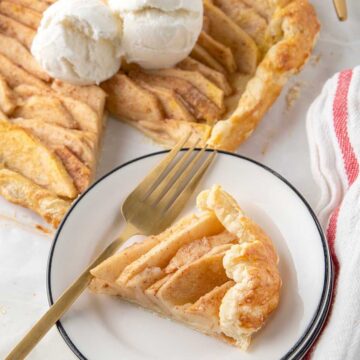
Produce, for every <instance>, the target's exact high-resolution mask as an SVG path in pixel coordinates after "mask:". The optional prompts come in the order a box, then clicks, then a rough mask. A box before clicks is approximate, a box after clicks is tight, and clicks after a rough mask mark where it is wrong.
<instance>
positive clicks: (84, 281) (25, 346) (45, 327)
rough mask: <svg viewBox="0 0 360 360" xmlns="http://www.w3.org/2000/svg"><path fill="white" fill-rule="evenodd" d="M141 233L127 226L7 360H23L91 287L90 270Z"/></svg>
mask: <svg viewBox="0 0 360 360" xmlns="http://www.w3.org/2000/svg"><path fill="white" fill-rule="evenodd" d="M138 233H139V232H138V231H137V230H136V229H135V228H134V227H133V226H131V225H127V226H126V228H125V229H124V231H123V233H122V234H121V235H120V236H119V238H117V239H116V240H115V241H113V242H112V243H111V244H110V245H109V246H108V247H107V248H106V249H105V250H104V251H103V252H102V253H101V254H100V255H99V256H98V257H97V258H96V259H95V260H94V261H93V262H92V263H91V265H90V266H89V267H88V268H87V269H86V270H85V271H84V272H83V273H82V274H81V275H80V276H79V277H78V279H77V280H76V281H75V282H74V283H73V284H72V285H71V286H70V287H69V288H68V289H67V290H66V291H65V292H64V293H63V294H62V295H61V296H60V298H59V299H58V300H57V301H56V302H55V303H54V304H53V305H52V306H51V307H50V308H49V310H48V311H47V312H46V313H45V314H44V315H43V316H42V318H41V319H40V320H39V321H38V322H37V323H36V324H35V325H34V326H33V328H32V329H31V330H30V331H29V332H28V333H27V334H26V335H25V337H24V338H23V339H22V340H21V341H20V342H19V343H18V345H17V346H16V347H15V348H14V349H13V350H12V351H11V353H10V354H9V355H8V356H7V357H6V358H5V360H23V359H25V357H26V356H27V355H28V354H29V353H30V352H31V350H32V349H33V348H34V347H35V346H36V345H37V343H38V342H39V341H40V340H41V339H42V338H43V337H44V336H45V335H46V333H47V332H48V331H49V330H50V329H51V328H52V327H53V326H54V325H55V323H56V322H57V321H58V320H60V318H61V317H62V316H63V315H64V314H65V313H66V311H67V310H68V309H69V308H70V307H71V305H72V304H73V303H74V302H75V301H76V300H77V299H78V297H79V296H80V295H81V294H82V293H83V292H84V290H85V289H86V288H87V286H88V285H89V283H90V281H91V279H92V275H91V273H90V270H91V269H93V268H94V267H96V266H97V265H99V264H100V263H102V262H103V261H104V260H106V259H107V258H108V257H110V256H111V255H113V254H115V252H116V251H117V250H118V249H119V247H120V246H121V245H122V244H123V243H124V242H125V241H126V240H128V239H129V238H130V237H132V236H134V235H137V234H138Z"/></svg>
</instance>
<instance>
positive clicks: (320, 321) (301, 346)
mask: <svg viewBox="0 0 360 360" xmlns="http://www.w3.org/2000/svg"><path fill="white" fill-rule="evenodd" d="M207 151H209V152H210V151H212V150H207ZM167 152H168V150H163V151H158V152H154V153H151V154H148V155H144V156H141V157H138V158H136V159H134V160H131V161H128V162H126V163H124V164H122V165H120V166H118V167H116V168H115V169H114V170H112V171H110V172H109V173H108V174H106V175H104V176H103V177H102V178H100V179H99V180H98V181H96V182H95V183H94V184H93V185H92V186H90V187H89V188H88V189H87V190H86V191H85V192H84V193H83V194H82V195H81V196H80V197H79V198H78V199H77V200H76V201H75V203H74V204H73V205H72V207H71V208H70V210H69V211H68V213H67V214H66V216H65V218H64V219H63V221H62V223H61V225H60V227H59V228H58V230H57V232H56V234H55V238H54V241H53V244H52V246H51V250H50V255H49V260H48V266H47V293H48V301H49V304H50V305H53V304H54V299H53V294H52V287H51V269H52V261H53V256H54V253H55V249H56V244H57V241H58V239H59V236H60V234H61V231H62V228H63V226H64V224H65V223H66V220H67V218H68V217H69V216H70V214H71V213H72V211H73V210H74V209H75V207H76V206H77V204H78V203H79V202H80V201H81V200H82V199H83V198H84V197H85V196H86V195H87V193H88V192H90V191H91V190H92V189H93V188H94V187H95V186H96V185H97V184H99V183H100V182H102V181H103V180H105V179H106V178H107V177H109V176H111V175H112V174H113V173H115V172H117V171H118V170H120V169H122V168H124V167H126V166H128V165H130V164H132V163H135V162H138V161H141V160H144V159H146V158H149V157H152V156H157V155H161V154H165V153H167ZM218 152H219V153H221V154H224V155H227V156H233V157H236V158H240V159H242V160H246V161H249V162H251V163H253V164H255V165H258V166H260V167H261V168H263V169H265V170H266V171H268V172H270V173H271V174H273V175H274V176H276V177H277V178H278V179H280V180H281V181H282V182H283V183H285V184H286V185H287V186H288V187H289V188H290V189H291V190H292V191H293V192H294V193H295V194H296V195H297V196H298V197H299V198H300V200H301V201H302V202H303V203H304V205H305V206H306V208H307V210H308V211H309V213H310V215H311V216H312V218H313V220H314V222H315V224H316V227H317V229H318V231H319V235H320V238H321V242H322V246H323V251H324V258H325V276H324V286H323V291H322V295H321V299H320V303H319V305H318V308H317V310H316V313H315V314H314V317H313V319H312V321H311V323H310V324H309V326H308V327H307V329H306V330H305V332H304V334H303V336H302V337H301V338H300V339H299V340H298V341H297V343H296V344H295V345H294V346H293V347H292V348H291V349H290V350H289V351H288V352H287V354H285V355H284V356H282V357H281V358H280V359H279V360H298V359H302V358H303V357H304V355H306V353H307V351H308V350H309V349H310V348H311V346H312V345H313V344H314V342H315V340H316V338H317V337H318V335H319V334H320V332H321V329H322V327H323V325H324V323H325V320H326V318H327V315H328V312H329V308H330V305H331V299H332V294H333V285H334V284H333V283H334V268H333V263H332V260H331V255H330V250H329V246H328V243H327V241H326V237H325V235H324V233H323V230H322V228H321V225H320V223H319V220H318V219H317V217H316V215H315V213H314V211H313V210H312V208H311V206H310V205H309V203H308V202H307V201H306V200H305V198H304V197H303V196H302V195H301V193H300V192H299V191H298V190H297V189H296V188H295V187H294V186H293V185H292V184H291V183H289V181H288V180H286V179H285V178H284V177H283V176H282V175H280V174H278V173H277V172H276V171H274V170H272V169H270V168H269V167H267V166H266V165H264V164H261V163H259V162H257V161H255V160H252V159H249V158H247V157H245V156H242V155H238V154H234V153H229V152H226V151H218ZM56 326H57V328H58V330H59V332H60V334H61V336H62V337H63V339H64V340H65V342H66V344H67V345H68V346H69V348H70V349H71V350H72V351H73V353H74V354H75V355H76V356H77V357H78V358H79V359H81V360H90V359H88V358H86V357H85V356H84V355H83V354H82V353H81V352H80V350H79V349H78V348H77V346H76V345H75V344H74V343H73V341H72V340H71V339H70V337H69V335H68V334H67V332H66V330H65V328H64V327H63V325H62V324H61V321H58V322H57V323H56ZM91 360H96V359H91Z"/></svg>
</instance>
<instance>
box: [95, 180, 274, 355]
mask: <svg viewBox="0 0 360 360" xmlns="http://www.w3.org/2000/svg"><path fill="white" fill-rule="evenodd" d="M197 206H198V208H199V210H200V213H198V214H192V215H189V216H187V217H185V218H183V219H181V220H180V221H179V222H178V223H176V224H175V225H173V226H172V227H170V228H169V229H167V230H166V231H164V232H163V233H161V234H159V235H156V236H150V237H148V238H146V239H145V240H144V241H142V242H139V243H136V244H134V245H131V246H129V247H127V248H125V249H123V250H122V251H121V252H119V253H117V254H115V255H114V256H113V257H111V258H109V259H108V260H106V261H104V262H103V263H102V264H100V265H99V266H98V267H96V268H95V269H93V270H92V271H91V273H92V275H93V276H94V279H93V280H92V283H91V284H90V289H91V290H92V291H93V292H95V293H99V294H107V295H114V296H120V297H122V298H123V299H125V300H128V301H130V302H133V303H135V304H137V305H140V306H141V307H143V308H146V309H148V310H150V311H152V312H156V313H159V314H160V315H161V316H164V317H168V318H171V319H174V320H176V321H179V322H181V323H184V324H185V325H187V326H189V327H191V328H193V329H195V330H198V331H200V332H203V333H204V334H207V335H210V336H214V337H216V338H219V339H221V340H223V341H225V342H227V343H229V344H232V345H236V346H237V347H239V348H240V349H242V350H246V349H247V348H248V347H249V345H250V342H251V338H252V336H253V334H254V333H256V332H257V331H259V330H260V329H261V328H262V327H263V326H264V324H265V323H266V321H267V320H268V318H269V316H270V314H271V313H272V312H273V311H274V310H275V309H276V308H277V306H278V304H279V299H280V289H281V278H280V274H279V269H278V255H277V252H276V250H275V248H274V246H273V243H272V241H271V239H270V238H269V237H268V236H267V235H266V234H265V233H264V231H263V230H262V229H261V228H260V227H259V226H258V225H257V224H256V223H255V222H254V221H253V220H251V219H250V218H249V217H247V216H246V215H245V214H244V212H243V211H242V210H241V208H240V207H239V206H238V204H237V203H236V201H235V200H234V199H233V198H232V197H231V196H230V195H229V194H227V193H226V192H225V191H223V190H222V188H221V187H220V186H214V187H213V188H211V189H210V190H206V191H204V192H202V193H201V194H200V195H199V196H198V199H197Z"/></svg>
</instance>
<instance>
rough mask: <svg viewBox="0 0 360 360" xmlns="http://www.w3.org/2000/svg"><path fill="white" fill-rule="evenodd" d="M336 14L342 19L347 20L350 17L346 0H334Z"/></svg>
mask: <svg viewBox="0 0 360 360" xmlns="http://www.w3.org/2000/svg"><path fill="white" fill-rule="evenodd" d="M333 1H334V5H335V10H336V14H337V16H338V18H339V20H340V21H345V20H346V19H347V17H348V12H347V6H346V0H333Z"/></svg>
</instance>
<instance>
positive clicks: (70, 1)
mask: <svg viewBox="0 0 360 360" xmlns="http://www.w3.org/2000/svg"><path fill="white" fill-rule="evenodd" d="M121 35H122V22H121V19H120V18H119V17H117V16H116V15H114V14H113V13H112V11H111V10H110V8H109V7H108V6H107V5H106V4H105V3H103V2H102V1H101V0H59V1H58V2H56V3H55V4H54V5H52V6H50V7H49V8H48V9H47V10H46V11H45V12H44V15H43V18H42V21H41V24H40V27H39V29H38V32H37V35H36V36H35V39H34V41H33V44H32V48H31V51H32V54H33V55H34V57H35V58H36V60H37V61H38V62H39V64H40V65H41V66H42V68H43V69H44V70H45V71H46V72H47V73H49V75H51V76H52V77H54V78H57V79H60V80H63V81H67V82H70V83H73V84H77V85H89V84H94V83H96V84H99V83H100V82H102V81H104V80H106V79H109V78H110V77H112V76H113V75H114V74H115V73H116V72H117V71H118V70H119V68H120V64H121V57H122V54H123V53H122V50H121Z"/></svg>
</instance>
